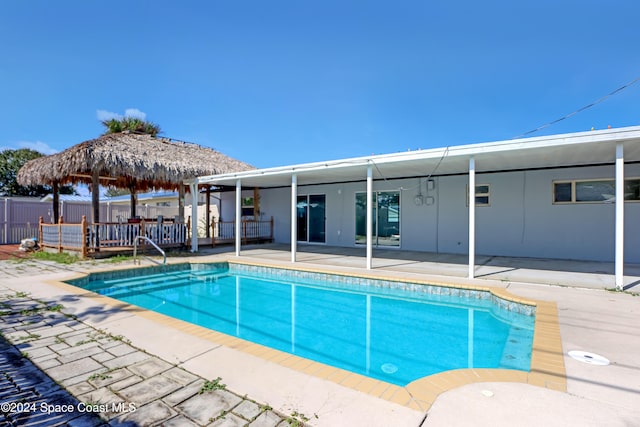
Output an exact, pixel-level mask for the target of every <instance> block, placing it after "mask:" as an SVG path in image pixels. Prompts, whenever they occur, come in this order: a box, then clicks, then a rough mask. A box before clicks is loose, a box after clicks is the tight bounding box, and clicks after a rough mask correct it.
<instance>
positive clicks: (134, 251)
mask: <svg viewBox="0 0 640 427" xmlns="http://www.w3.org/2000/svg"><path fill="white" fill-rule="evenodd" d="M138 239H144V240H146V241H147V242H149V243H151V244H152V245H153V247H154V248H156V249H157V250H158V251H159V252H160V253H161V254H162V256H163V257H164V260H163V261H162V264H163V265H166V264H167V254H166V253H165V252H164V251H163V250H162V249H160V247H159V246H158V245H156V243H155V242H154V241H153V240H151V239H150V238H148V237H147V236H136V238H135V239H134V241H133V263H134V264H135V263H136V253H137V252H138ZM149 261H151V262H155V263H156V264H160V263H159V262H158V261H156V260H153V259H151V258H149ZM138 264H140V262H138Z"/></svg>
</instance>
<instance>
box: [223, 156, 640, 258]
mask: <svg viewBox="0 0 640 427" xmlns="http://www.w3.org/2000/svg"><path fill="white" fill-rule="evenodd" d="M614 173H615V170H614V166H613V165H611V166H595V167H576V168H559V169H545V170H529V171H516V172H500V173H477V174H476V184H477V185H481V184H489V186H490V206H486V207H485V206H478V207H476V253H477V254H478V255H496V256H515V257H542V258H558V259H577V260H594V261H613V260H614V244H615V242H614V239H615V229H614V228H615V226H614V221H615V204H613V203H586V204H554V203H553V182H554V181H556V180H574V179H576V180H580V179H613V178H614ZM365 174H366V171H364V170H363V181H362V182H354V183H342V184H326V185H313V186H305V185H304V179H303V178H299V185H298V195H309V194H325V195H326V244H327V245H332V246H348V247H353V246H356V244H355V238H354V236H355V195H356V193H357V192H364V191H365V190H366V182H365V181H364V177H365ZM625 176H626V177H627V178H630V177H640V165H635V164H632V165H625ZM433 179H434V182H435V188H433V189H430V190H427V189H426V187H425V179H424V178H423V179H421V180H420V182H421V191H420V193H421V194H422V196H423V197H427V196H428V197H433V201H434V203H433V204H432V205H427V204H423V205H416V204H415V203H414V198H415V196H416V195H418V188H417V187H418V179H417V178H412V179H399V180H388V181H383V180H377V181H374V183H373V190H374V191H398V190H400V218H401V220H400V224H401V225H400V226H401V232H400V234H401V240H400V247H399V249H400V250H403V249H404V250H414V251H425V252H438V253H460V254H466V253H467V252H468V239H469V236H468V234H469V231H468V230H469V228H468V217H469V213H468V208H467V203H466V198H467V184H468V179H469V178H468V176H467V175H455V176H440V177H434V178H433ZM225 196H226V199H225V201H224V202H223V207H225V208H227V209H230V210H231V211H230V212H229V213H225V211H223V217H225V216H226V215H228V214H229V215H231V216H226V218H233V217H234V216H235V211H233V209H235V201H234V200H235V199H234V197H235V196H234V194H233V193H228V194H226V195H225ZM247 196H250V194H249V193H248V192H247ZM260 196H261V201H260V207H261V211H262V213H263V214H264V216H265V217H271V216H273V217H274V221H275V230H274V240H275V241H276V242H279V243H290V230H291V223H290V220H291V219H290V216H291V204H290V203H291V202H290V197H291V189H290V188H276V189H263V190H261V191H260ZM639 216H640V202H626V203H625V261H626V262H628V263H640V247H638V245H637V244H636V242H637V241H638V238H639V237H640V222H638V221H636V220H635V218H638V217H639Z"/></svg>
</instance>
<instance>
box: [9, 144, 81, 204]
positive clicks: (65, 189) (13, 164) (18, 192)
mask: <svg viewBox="0 0 640 427" xmlns="http://www.w3.org/2000/svg"><path fill="white" fill-rule="evenodd" d="M38 157H42V154H41V153H39V152H37V151H35V150H31V149H29V148H20V149H18V150H3V151H0V196H7V197H10V196H28V197H44V196H46V195H47V194H50V193H51V192H52V189H51V187H50V186H48V185H29V186H22V185H19V184H18V181H17V180H16V176H17V175H18V171H19V170H20V168H21V167H22V166H23V165H24V164H25V163H27V162H28V161H29V160H32V159H36V158H38ZM59 191H60V194H76V191H75V189H74V188H73V187H72V186H70V185H65V186H61V187H60V190H59Z"/></svg>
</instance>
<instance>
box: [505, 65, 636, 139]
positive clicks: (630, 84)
mask: <svg viewBox="0 0 640 427" xmlns="http://www.w3.org/2000/svg"><path fill="white" fill-rule="evenodd" d="M638 81H640V77H637V78H636V79H634V80H633V81H631V82H629V83H627V84H626V85H624V86H621V87H619V88H618V89H616V90H614V91H613V92H611V93H610V94H608V95H605V96H603V97H602V98H600V99H598V100H597V101H594V102H592V103H591V104H589V105H585V106H584V107H582V108H580V109H579V110H576V111H574V112H573V113H570V114H567V115H566V116H564V117H561V118H559V119H556V120H554V121H552V122H549V123H547V124H544V125H542V126H540V127H537V128H535V129H533V130H530V131H529V132H525V133H523V134H521V135H518V136H515V137H514V138H513V139H517V138H522V137H523V136H527V135H529V134H532V133H534V132H538V131H539V130H541V129H544V128H546V127H549V126H551V125H554V124H556V123H558V122H561V121H562V120H565V119H568V118H569V117H571V116H575V115H576V114H578V113H581V112H583V111H584V110H586V109H587V108H591V107H593V106H594V105H597V104H599V103H601V102H602V101H604V100H606V99H607V98H609V97H611V96H613V95H615V94H617V93H618V92H622V91H623V90H624V89H626V88H628V87H630V86H632V85H634V84H635V83H637V82H638Z"/></svg>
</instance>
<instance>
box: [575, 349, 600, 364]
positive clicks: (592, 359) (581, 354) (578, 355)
mask: <svg viewBox="0 0 640 427" xmlns="http://www.w3.org/2000/svg"><path fill="white" fill-rule="evenodd" d="M569 356H571V357H573V358H574V359H576V360H578V361H580V362H584V363H589V364H591V365H599V366H606V365H608V364H609V359H607V358H606V357H603V356H600V355H599V354H595V353H589V352H586V351H578V350H572V351H570V352H569Z"/></svg>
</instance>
